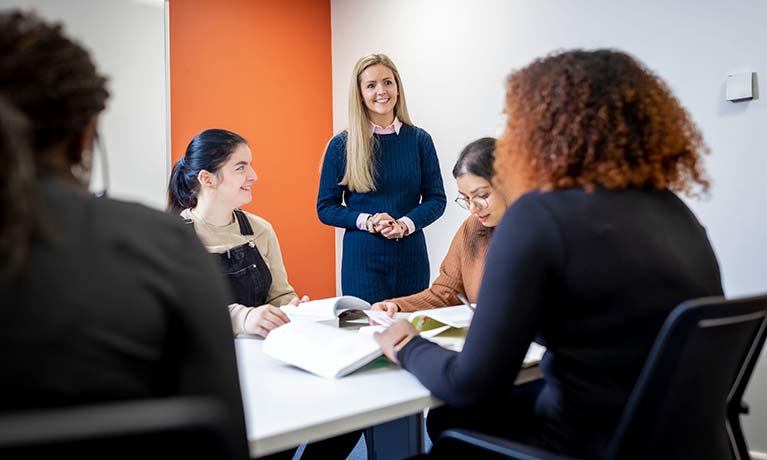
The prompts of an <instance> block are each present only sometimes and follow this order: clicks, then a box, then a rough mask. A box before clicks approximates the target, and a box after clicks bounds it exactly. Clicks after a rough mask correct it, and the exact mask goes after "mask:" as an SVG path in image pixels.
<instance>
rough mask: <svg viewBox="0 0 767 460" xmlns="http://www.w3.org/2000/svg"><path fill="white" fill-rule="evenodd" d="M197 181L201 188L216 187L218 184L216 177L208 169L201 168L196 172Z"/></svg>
mask: <svg viewBox="0 0 767 460" xmlns="http://www.w3.org/2000/svg"><path fill="white" fill-rule="evenodd" d="M197 182H199V183H200V186H201V187H202V188H216V186H217V185H218V178H217V177H216V175H215V174H213V173H211V172H210V171H207V170H205V169H201V170H200V172H199V173H197Z"/></svg>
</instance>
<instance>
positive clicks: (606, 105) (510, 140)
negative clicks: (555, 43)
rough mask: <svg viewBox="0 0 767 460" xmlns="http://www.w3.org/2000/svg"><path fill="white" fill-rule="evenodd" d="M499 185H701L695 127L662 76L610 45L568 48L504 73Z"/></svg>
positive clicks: (704, 185)
mask: <svg viewBox="0 0 767 460" xmlns="http://www.w3.org/2000/svg"><path fill="white" fill-rule="evenodd" d="M506 114H507V116H508V120H507V125H506V130H505V133H504V134H503V136H502V137H501V138H500V139H499V142H498V148H497V154H496V163H495V167H496V171H497V172H498V176H499V177H500V178H501V180H500V182H499V186H501V187H502V188H503V189H505V190H506V192H507V194H508V195H510V197H511V198H514V197H516V196H518V195H519V194H521V193H524V192H525V191H527V190H530V189H535V188H537V189H541V190H552V189H561V188H570V187H583V188H585V189H587V190H591V189H593V187H594V186H601V187H604V188H606V189H611V190H614V189H624V188H628V187H637V188H651V189H664V188H668V189H670V190H673V191H675V192H681V193H684V194H686V195H688V196H695V195H697V192H698V189H700V191H703V192H705V191H707V190H708V186H709V182H708V180H707V179H706V177H705V176H704V172H703V166H702V160H701V155H702V154H706V153H708V148H707V147H706V146H705V144H704V143H703V140H702V137H701V134H700V132H699V131H698V129H697V127H696V126H695V124H694V123H693V122H692V120H691V119H690V116H689V115H688V113H687V111H686V110H685V109H684V108H683V107H682V105H681V104H680V103H679V101H678V100H677V99H676V98H675V97H674V95H673V94H672V93H671V91H670V90H669V88H668V87H667V86H666V84H665V83H664V82H663V81H662V80H661V79H660V78H659V77H657V76H656V75H655V74H653V73H652V72H651V71H650V70H648V69H647V68H645V67H644V66H643V65H642V64H640V63H639V62H638V61H637V60H636V59H634V58H633V57H631V56H629V55H628V54H626V53H623V52H620V51H615V50H607V49H602V50H596V51H583V50H574V51H566V52H558V53H554V54H552V55H550V56H547V57H543V58H540V59H537V60H535V61H534V62H533V63H531V64H530V65H528V66H527V67H525V68H523V69H521V70H519V71H516V72H513V73H512V74H511V75H510V76H509V77H508V85H507V94H506Z"/></svg>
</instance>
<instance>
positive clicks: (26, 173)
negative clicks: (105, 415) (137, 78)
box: [0, 11, 247, 457]
mask: <svg viewBox="0 0 767 460" xmlns="http://www.w3.org/2000/svg"><path fill="white" fill-rule="evenodd" d="M108 97H109V92H108V90H107V79H106V78H105V77H104V76H103V75H102V74H101V73H99V72H98V70H97V69H96V67H95V65H94V62H93V61H92V59H91V57H90V55H89V53H88V51H87V50H86V49H84V48H83V47H82V46H81V45H80V44H78V43H77V42H75V41H74V40H72V39H71V38H69V37H67V36H66V35H65V34H64V32H63V31H62V27H61V25H60V24H52V23H46V22H44V21H43V20H41V19H39V18H38V17H37V16H35V15H33V14H29V13H23V12H15V11H5V12H2V13H0V162H2V165H3V167H2V168H0V200H2V203H3V204H2V206H0V298H1V299H2V301H0V315H2V321H0V345H1V346H0V367H2V373H3V378H2V379H0V412H8V411H13V410H24V409H32V408H51V407H60V406H77V405H82V404H94V403H100V402H108V401H117V400H120V401H129V400H136V399H145V398H164V397H171V396H201V397H205V398H210V399H212V400H214V401H216V402H219V403H221V404H222V405H223V406H224V407H225V409H226V410H227V415H226V420H227V422H226V423H227V425H228V427H227V431H228V432H230V433H232V435H233V439H237V440H241V442H240V443H239V444H238V445H237V446H236V447H237V448H238V449H239V450H238V454H240V455H242V456H243V457H244V456H245V455H247V445H246V443H245V440H246V438H245V422H244V417H243V410H242V399H241V394H240V387H239V382H238V380H237V367H236V361H235V355H234V347H233V344H232V339H231V333H230V332H229V330H230V326H229V319H228V317H227V315H226V313H225V312H224V311H222V310H221V309H217V308H215V305H219V304H221V303H224V302H225V301H226V297H227V288H226V285H225V283H224V282H223V281H222V280H221V279H220V276H219V273H218V270H217V267H216V266H215V264H214V263H213V262H212V261H211V260H210V257H209V256H208V254H207V253H206V252H205V250H204V249H203V247H202V246H201V245H200V243H199V241H198V240H197V238H196V237H195V236H194V235H193V234H192V233H191V232H190V231H189V229H188V228H186V227H185V226H184V225H183V223H181V222H179V219H177V218H173V217H171V216H168V215H167V214H165V213H162V212H158V211H155V210H152V209H149V208H146V207H144V206H141V205H138V204H135V203H125V202H120V201H116V200H111V199H108V198H94V197H93V196H91V195H89V194H88V186H89V183H88V177H89V170H90V164H91V161H90V156H91V155H92V149H93V146H94V138H95V133H96V126H97V124H98V120H99V117H100V116H101V114H102V112H103V111H104V108H105V107H106V104H107V99H108ZM118 455H119V454H118Z"/></svg>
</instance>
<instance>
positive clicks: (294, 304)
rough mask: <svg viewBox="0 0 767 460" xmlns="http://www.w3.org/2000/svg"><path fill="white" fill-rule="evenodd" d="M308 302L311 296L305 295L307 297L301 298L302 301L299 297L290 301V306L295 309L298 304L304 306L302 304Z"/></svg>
mask: <svg viewBox="0 0 767 460" xmlns="http://www.w3.org/2000/svg"><path fill="white" fill-rule="evenodd" d="M308 301H309V296H308V295H305V296H303V297H301V298H300V299H299V298H298V297H293V300H291V301H290V305H293V306H294V307H297V306H298V304H302V303H304V302H308Z"/></svg>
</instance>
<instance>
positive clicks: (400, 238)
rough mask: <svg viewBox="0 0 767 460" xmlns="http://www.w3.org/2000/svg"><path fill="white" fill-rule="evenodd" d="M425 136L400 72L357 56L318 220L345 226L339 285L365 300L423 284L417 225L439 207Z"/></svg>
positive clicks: (435, 166) (331, 147)
mask: <svg viewBox="0 0 767 460" xmlns="http://www.w3.org/2000/svg"><path fill="white" fill-rule="evenodd" d="M445 203H446V199H445V191H444V188H443V186H442V175H441V173H440V170H439V161H438V159H437V152H436V150H435V148H434V143H433V142H432V140H431V136H429V134H428V133H427V132H426V131H424V130H423V129H421V128H418V127H415V126H413V122H412V121H410V115H408V111H407V103H406V102H405V92H404V88H403V87H402V79H401V78H400V75H399V72H398V71H397V68H396V66H395V65H394V63H393V62H392V61H391V59H389V58H388V57H387V56H386V55H384V54H371V55H369V56H365V57H362V58H360V59H359V60H358V61H357V64H355V66H354V71H353V72H352V81H351V84H350V87H349V129H348V130H346V131H344V132H342V133H340V134H338V135H336V136H335V137H333V138H332V139H331V140H330V142H329V143H328V147H327V150H326V151H325V157H324V159H323V164H322V175H321V178H320V187H319V193H318V197H317V214H318V215H319V218H320V220H321V221H322V222H323V223H325V224H327V225H332V226H334V227H339V228H343V229H345V230H346V231H345V233H344V243H343V261H342V265H341V286H342V290H343V293H344V294H347V295H354V296H357V297H360V298H362V299H365V300H367V301H368V302H376V301H379V300H383V299H388V298H392V297H400V296H405V295H409V294H413V293H416V292H419V291H421V290H423V289H426V288H427V287H428V286H429V258H428V254H427V252H426V239H425V238H424V235H423V232H422V229H423V228H424V227H426V226H427V225H429V224H431V223H432V222H434V221H435V220H437V219H438V218H439V217H440V216H441V215H442V213H443V212H444V211H445Z"/></svg>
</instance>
